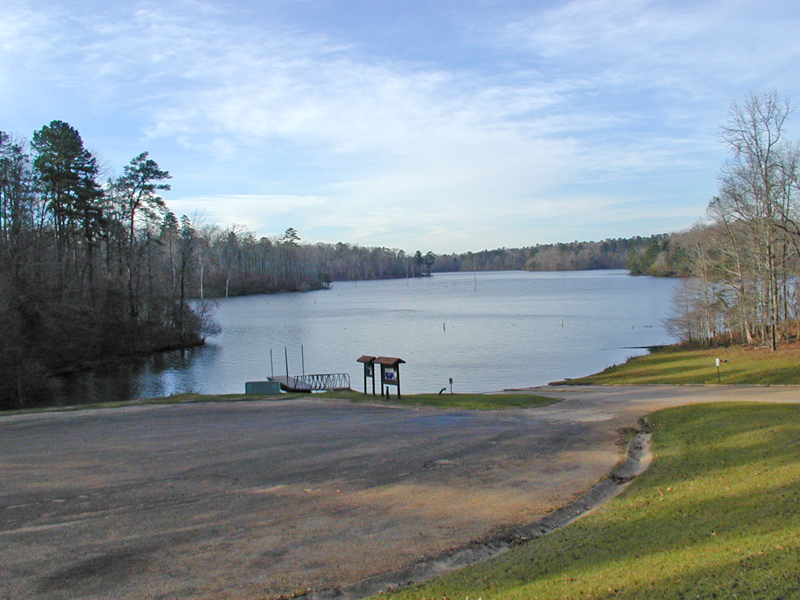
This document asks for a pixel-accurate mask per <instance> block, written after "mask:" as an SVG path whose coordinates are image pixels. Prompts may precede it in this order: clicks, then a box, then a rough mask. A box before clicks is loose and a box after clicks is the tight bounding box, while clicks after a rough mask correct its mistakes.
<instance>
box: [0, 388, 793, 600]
mask: <svg viewBox="0 0 800 600" xmlns="http://www.w3.org/2000/svg"><path fill="white" fill-rule="evenodd" d="M637 389H638V388H576V389H573V388H562V389H548V390H545V391H544V393H548V394H551V395H554V396H559V397H563V398H565V400H564V401H563V402H560V403H558V404H555V405H552V406H550V407H545V408H540V409H532V410H514V411H497V412H494V411H492V412H467V411H442V410H436V409H399V408H388V407H382V406H371V405H355V404H350V403H347V402H342V401H331V400H317V399H310V398H309V399H305V400H295V401H290V402H242V403H226V404H222V403H201V404H185V405H166V406H140V407H128V408H121V409H97V410H86V411H77V412H62V413H41V414H30V415H15V416H4V417H0V598H2V599H3V600H12V599H13V600H18V599H22V598H25V599H27V598H30V599H39V598H41V599H48V600H57V599H67V598H86V599H104V600H111V599H116V598H137V599H156V598H159V599H167V598H169V599H186V598H204V599H222V598H230V599H245V598H246V599H256V598H258V599H261V598H270V597H277V596H280V595H282V594H286V595H289V594H292V593H297V592H302V591H305V590H307V589H313V590H319V589H324V588H329V587H335V586H339V585H344V584H347V583H351V582H354V581H357V580H359V579H361V578H363V577H367V576H370V575H374V574H376V573H382V572H385V571H389V570H393V569H397V568H400V567H403V566H405V565H408V564H410V563H413V562H415V561H417V560H419V559H420V558H422V557H424V556H430V555H434V554H437V553H439V552H442V551H444V550H447V549H449V548H453V547H458V546H460V545H463V544H465V543H467V542H469V541H471V540H476V539H481V538H484V537H486V536H490V535H492V534H493V533H494V532H497V531H498V530H499V529H501V528H502V527H504V526H510V525H515V524H523V523H528V522H531V521H533V520H535V519H537V518H538V517H540V516H542V515H543V514H545V513H547V512H549V511H550V510H552V509H554V508H556V507H558V506H561V505H563V504H565V503H567V502H568V501H569V500H571V499H573V498H574V497H575V496H576V495H578V494H580V493H582V492H584V491H585V490H587V489H588V488H589V487H591V486H592V485H593V484H594V483H596V482H597V481H598V480H599V479H601V478H603V477H604V476H605V475H607V474H608V473H609V472H610V471H611V469H612V468H613V467H614V465H615V464H616V463H617V462H618V461H619V460H620V459H621V458H622V456H623V448H622V447H621V446H620V445H619V444H618V443H617V440H618V434H617V432H618V430H619V428H620V427H623V426H626V425H632V424H635V423H636V419H637V418H638V417H639V416H641V415H643V414H646V413H647V412H650V411H651V410H654V409H656V408H660V407H662V406H669V405H676V404H684V403H688V402H697V401H703V400H737V399H742V400H748V399H765V400H771V401H787V402H795V401H797V399H798V397H799V396H800V395H799V394H798V392H797V390H796V389H793V388H784V389H783V390H781V389H777V388H765V389H757V390H748V389H744V388H735V389H733V388H732V389H731V391H729V392H726V391H725V390H726V389H727V388H724V386H721V387H719V388H712V389H714V390H715V391H714V394H715V395H713V396H711V395H709V393H708V392H707V391H703V389H697V390H694V389H693V388H692V387H691V386H687V387H685V388H656V387H648V388H642V389H638V391H637ZM705 389H706V390H707V389H708V388H705ZM536 391H537V392H538V393H542V392H543V391H542V390H536Z"/></svg>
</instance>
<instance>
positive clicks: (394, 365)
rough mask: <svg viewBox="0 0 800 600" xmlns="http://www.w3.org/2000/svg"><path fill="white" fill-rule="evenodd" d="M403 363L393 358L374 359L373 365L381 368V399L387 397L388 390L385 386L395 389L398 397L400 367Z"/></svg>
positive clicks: (380, 357) (399, 359) (400, 359)
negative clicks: (391, 386)
mask: <svg viewBox="0 0 800 600" xmlns="http://www.w3.org/2000/svg"><path fill="white" fill-rule="evenodd" d="M405 362H406V361H404V360H403V359H402V358H396V357H394V356H379V357H378V358H376V359H375V364H376V365H380V366H381V397H383V396H384V395H385V396H386V397H387V398H388V397H389V388H388V387H386V386H390V385H393V386H395V387H396V388H397V397H398V398H399V397H400V365H401V364H403V363H405Z"/></svg>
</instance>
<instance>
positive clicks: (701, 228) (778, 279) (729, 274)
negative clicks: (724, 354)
mask: <svg viewBox="0 0 800 600" xmlns="http://www.w3.org/2000/svg"><path fill="white" fill-rule="evenodd" d="M792 112H793V108H792V106H791V105H790V103H789V101H788V100H787V99H786V98H783V97H781V96H780V95H779V94H778V92H777V91H774V90H772V91H768V92H765V93H762V94H752V95H751V96H750V97H749V98H747V100H746V101H745V102H744V103H742V104H740V103H738V102H734V103H733V104H732V106H731V109H730V113H729V117H728V120H727V122H726V123H725V124H724V125H723V126H722V128H721V134H720V138H721V141H722V143H723V144H724V145H725V146H726V147H727V148H728V149H729V150H730V153H731V157H730V159H729V160H728V161H727V162H726V163H725V164H724V165H723V166H722V168H721V169H720V172H719V184H720V187H719V195H718V196H716V197H715V198H713V199H712V200H711V202H710V203H709V206H708V211H707V212H708V217H709V219H708V222H706V223H702V224H698V225H696V226H695V227H693V228H692V229H691V230H690V231H687V232H684V233H682V234H680V239H679V242H680V245H681V246H682V248H683V252H684V254H685V256H684V259H683V260H684V264H685V267H686V270H687V271H688V275H690V277H688V278H686V279H685V280H684V282H683V285H682V286H681V287H680V289H679V291H678V293H677V295H676V297H675V301H674V314H673V316H672V318H671V319H670V322H669V324H670V327H671V329H672V330H673V332H674V333H676V334H677V335H678V336H680V338H681V339H682V340H683V341H685V342H687V343H694V344H704V345H712V344H719V343H729V342H738V343H745V344H756V345H764V346H767V347H769V348H771V349H773V350H775V349H777V348H778V345H779V343H780V342H782V341H791V340H795V339H797V337H798V334H800V321H799V320H798V317H799V316H800V315H799V314H798V291H800V290H798V276H800V178H799V176H800V146H798V144H797V142H795V141H792V140H790V139H788V137H787V121H788V119H789V117H790V115H791V114H792Z"/></svg>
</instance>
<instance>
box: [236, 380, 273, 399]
mask: <svg viewBox="0 0 800 600" xmlns="http://www.w3.org/2000/svg"><path fill="white" fill-rule="evenodd" d="M244 393H245V394H252V395H254V396H270V395H273V394H280V393H281V384H280V382H278V381H248V382H246V383H245V384H244Z"/></svg>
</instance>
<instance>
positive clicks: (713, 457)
mask: <svg viewBox="0 0 800 600" xmlns="http://www.w3.org/2000/svg"><path fill="white" fill-rule="evenodd" d="M650 420H651V422H652V424H653V426H654V428H655V438H654V448H653V450H654V454H655V456H656V459H655V461H654V463H653V465H652V466H651V467H650V470H649V471H648V472H646V473H645V474H644V475H642V476H640V477H639V478H638V479H637V480H636V481H634V482H633V484H632V485H631V487H630V488H628V490H627V491H626V492H625V493H624V494H623V495H622V496H620V497H618V498H617V499H615V500H613V501H612V502H610V503H609V504H607V505H606V506H603V507H602V508H600V509H598V510H597V511H595V512H593V513H591V514H590V515H588V516H586V517H584V518H583V519H581V520H579V521H577V522H575V523H573V524H572V525H570V526H568V527H566V528H565V529H562V530H559V531H556V532H554V533H551V534H549V535H547V536H545V537H543V538H540V539H539V540H536V541H534V542H532V543H528V544H526V545H524V546H520V547H517V548H515V549H513V550H511V551H510V552H508V553H507V554H505V555H503V556H501V557H499V558H496V559H493V560H491V561H487V562H485V563H482V564H480V565H477V566H474V567H469V568H466V569H463V570H461V571H458V572H455V573H452V574H449V575H446V576H444V577H441V578H439V579H436V580H432V581H431V582H429V583H427V584H424V585H421V586H415V587H411V588H408V589H404V590H400V591H395V592H393V593H389V594H388V597H389V598H391V599H393V600H394V599H397V600H400V599H415V600H416V599H421V598H437V599H439V598H450V599H455V598H483V599H484V600H488V599H500V598H502V599H507V600H514V599H520V600H522V599H524V600H532V599H536V598H541V599H545V598H546V599H554V598H558V599H564V600H568V599H569V600H572V599H575V600H577V599H581V600H583V599H589V598H591V599H603V598H609V599H610V598H614V599H631V600H632V599H640V598H659V599H676V600H677V599H684V598H709V599H710V598H759V599H763V598H771V599H776V600H777V599H779V598H784V599H789V598H798V597H800V460H799V459H800V406H796V405H764V404H759V405H755V404H752V405H751V404H706V405H695V406H688V407H681V408H673V409H666V410H663V411H659V412H657V413H655V414H653V415H652V416H651V418H650Z"/></svg>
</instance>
